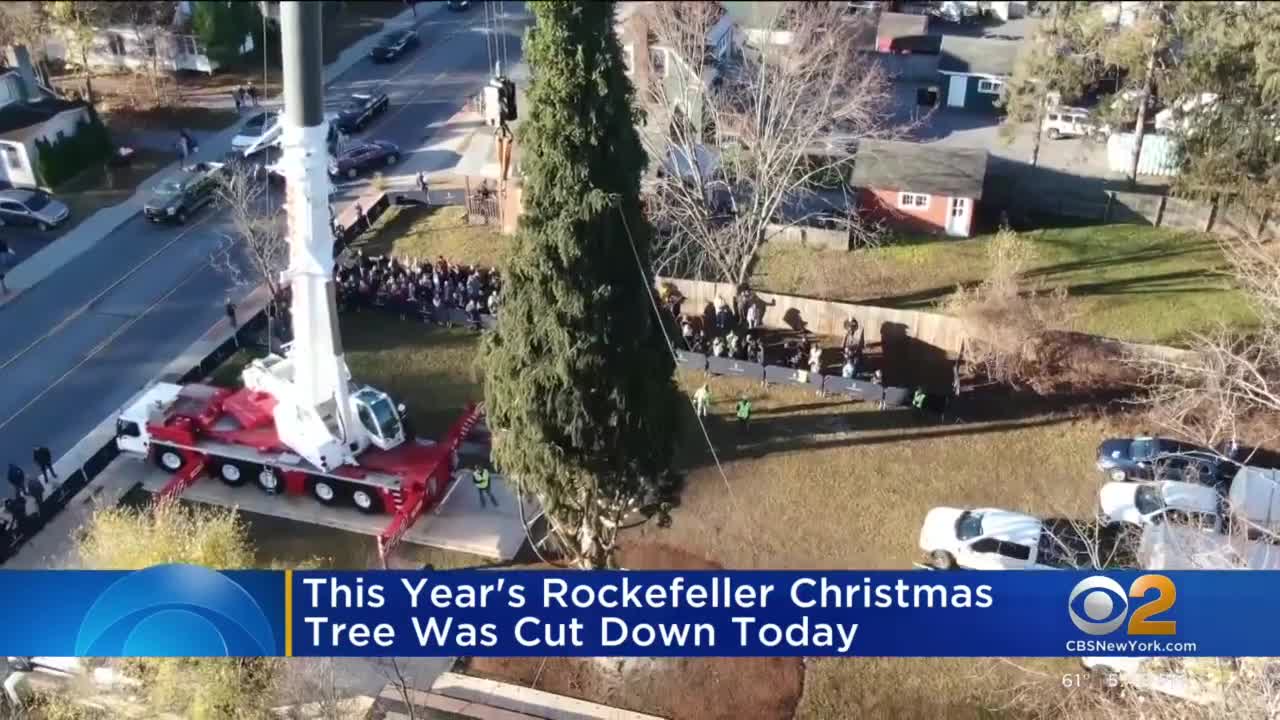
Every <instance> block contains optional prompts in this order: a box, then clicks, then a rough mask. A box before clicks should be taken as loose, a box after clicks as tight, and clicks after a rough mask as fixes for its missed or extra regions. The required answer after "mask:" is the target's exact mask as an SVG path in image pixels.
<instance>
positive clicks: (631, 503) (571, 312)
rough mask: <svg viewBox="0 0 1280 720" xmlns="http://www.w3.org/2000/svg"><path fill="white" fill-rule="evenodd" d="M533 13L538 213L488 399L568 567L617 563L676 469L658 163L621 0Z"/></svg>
mask: <svg viewBox="0 0 1280 720" xmlns="http://www.w3.org/2000/svg"><path fill="white" fill-rule="evenodd" d="M530 7H531V8H532V11H533V14H534V17H535V19H536V23H535V26H534V27H533V28H531V29H530V31H529V35H528V38H527V39H526V42H525V52H526V58H527V59H528V62H529V65H530V69H531V74H532V81H531V84H530V87H529V91H528V100H527V102H526V103H525V104H524V106H523V107H522V108H521V117H522V119H523V125H522V127H521V128H520V129H519V135H518V143H519V144H520V146H521V152H522V158H523V159H522V162H521V164H522V167H523V173H524V196H523V199H524V208H525V211H524V215H523V216H522V217H521V219H520V230H519V232H518V234H517V237H516V240H515V251H514V253H513V257H512V259H511V262H510V264H509V267H508V271H507V276H506V277H505V278H504V283H503V290H502V293H503V304H502V309H501V310H500V315H501V321H500V322H499V324H498V329H497V330H496V331H495V332H494V333H492V334H491V335H490V336H489V337H488V339H487V341H486V343H485V346H484V370H485V397H486V400H487V410H488V415H489V418H490V420H489V422H490V425H491V427H493V429H494V431H495V439H494V459H495V461H496V462H497V465H498V467H499V468H501V470H502V471H503V472H505V473H506V474H507V475H508V476H509V477H511V478H513V479H514V480H515V482H516V483H517V484H518V487H519V488H520V490H521V492H523V493H526V494H531V495H532V496H534V497H536V498H537V499H538V500H539V501H540V502H541V504H542V507H543V510H544V511H545V512H546V517H547V520H548V523H549V528H550V532H551V535H552V537H553V538H554V540H555V541H556V542H557V544H558V546H559V547H558V550H559V551H560V552H561V553H562V554H563V556H564V558H565V559H566V560H567V561H569V562H571V563H572V564H574V565H577V566H580V567H605V566H608V565H609V564H610V559H611V551H612V549H613V544H614V539H615V535H616V531H617V528H618V526H619V525H620V523H621V521H622V520H623V518H624V517H625V516H626V515H627V513H629V512H630V511H631V510H633V509H634V508H635V507H636V505H637V504H638V503H639V502H641V501H642V500H643V499H644V497H645V496H646V494H647V493H648V491H649V490H650V489H651V487H652V484H653V483H654V481H655V479H656V478H658V477H659V476H660V475H662V474H663V473H664V472H665V471H666V470H667V468H668V466H669V464H670V461H671V456H672V448H673V441H674V436H675V435H674V434H675V419H676V408H677V407H678V399H677V398H678V396H677V394H676V390H675V385H674V383H673V380H672V373H673V371H674V362H673V360H672V358H671V356H670V354H669V351H668V348H667V346H666V342H665V339H664V338H663V337H662V329H661V326H660V324H659V323H658V322H657V318H656V317H655V316H654V309H653V306H652V305H651V299H650V295H649V293H650V286H649V282H648V280H647V279H646V277H645V275H644V272H645V271H644V270H642V268H647V267H648V266H649V263H648V248H649V228H648V226H647V224H646V222H645V220H644V218H643V216H642V213H641V209H640V199H639V194H640V175H641V173H642V171H643V169H644V164H645V156H644V152H643V149H642V147H641V144H640V138H639V135H638V133H637V131H636V120H637V117H636V112H635V110H634V109H633V104H632V99H633V94H634V90H633V88H632V87H631V84H630V81H629V80H628V79H627V77H626V75H625V74H624V72H625V69H624V65H623V60H622V51H621V48H620V46H619V44H618V39H617V37H616V35H615V33H614V27H613V26H614V3H612V2H538V3H531V4H530ZM628 228H629V230H630V237H628V232H627V230H628ZM633 244H634V251H635V253H637V254H638V255H639V262H638V263H637V258H636V256H635V255H634V254H633Z"/></svg>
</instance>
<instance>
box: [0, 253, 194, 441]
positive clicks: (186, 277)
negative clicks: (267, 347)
mask: <svg viewBox="0 0 1280 720" xmlns="http://www.w3.org/2000/svg"><path fill="white" fill-rule="evenodd" d="M193 229H194V228H193ZM212 267H213V266H212V265H210V264H209V263H200V264H199V265H197V266H195V268H193V269H192V270H191V271H190V272H188V273H187V274H186V275H184V276H183V277H182V279H181V280H179V281H178V284H177V285H174V286H173V289H171V290H169V291H168V292H166V293H165V294H164V295H163V296H161V297H160V299H159V300H156V301H155V302H153V303H151V304H150V305H148V306H147V307H146V309H144V310H143V311H142V312H141V313H138V315H137V316H136V317H134V318H133V319H131V320H129V321H128V322H126V323H125V324H123V325H121V326H120V327H119V328H117V329H116V330H115V331H114V332H112V333H111V334H110V335H108V336H107V337H106V338H104V339H103V340H102V342H99V343H98V344H97V345H95V346H94V347H93V349H91V350H90V351H89V352H88V353H87V354H86V355H85V356H84V357H83V358H81V360H80V362H78V363H76V364H75V365H73V366H72V367H71V369H69V370H67V371H66V372H64V373H62V375H61V376H59V377H58V379H57V380H54V381H53V382H51V383H49V385H48V386H47V387H45V389H43V390H41V391H40V393H39V394H38V395H36V396H35V397H33V398H31V400H29V401H28V402H27V404H26V405H23V406H22V407H20V408H18V410H17V411H16V412H14V413H13V414H12V415H10V416H9V417H8V418H6V419H5V420H4V422H0V430H4V429H5V428H6V427H8V425H9V423H11V422H13V421H14V420H16V419H17V418H18V416H19V415H21V414H22V413H24V412H26V411H27V408H30V407H31V406H32V405H35V404H36V403H37V402H40V400H41V398H43V397H44V396H45V395H48V394H49V392H50V391H51V390H53V389H54V388H56V387H58V386H59V385H61V384H62V382H63V381H64V380H66V379H67V378H68V377H70V376H71V374H72V373H74V372H75V371H77V370H79V369H80V368H81V367H84V364H85V363H87V362H89V361H90V360H92V359H93V358H94V356H96V355H97V354H98V353H100V352H102V351H103V350H105V349H106V348H107V347H108V346H109V345H111V343H112V342H114V341H115V339H116V338H118V337H120V336H121V335H123V334H124V333H125V332H126V331H128V330H129V328H131V327H133V326H134V325H136V324H137V323H138V321H139V320H141V319H142V318H144V317H146V316H147V315H148V314H150V313H151V311H152V310H155V309H156V308H157V307H159V306H160V305H161V304H162V303H164V302H165V301H166V300H168V299H169V298H170V297H172V296H173V294H174V293H175V292H177V291H178V290H180V289H182V286H183V285H186V284H187V283H188V282H190V281H191V279H192V278H193V277H195V276H196V274H197V273H199V272H200V271H201V270H204V269H205V268H212Z"/></svg>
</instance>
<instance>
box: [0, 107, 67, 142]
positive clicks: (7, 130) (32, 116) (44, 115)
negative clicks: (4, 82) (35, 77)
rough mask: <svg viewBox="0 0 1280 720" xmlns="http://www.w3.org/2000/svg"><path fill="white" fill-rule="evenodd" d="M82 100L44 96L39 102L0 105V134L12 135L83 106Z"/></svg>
mask: <svg viewBox="0 0 1280 720" xmlns="http://www.w3.org/2000/svg"><path fill="white" fill-rule="evenodd" d="M85 106H86V104H85V103H84V102H76V101H71V100H63V99H61V98H46V99H44V100H41V101H40V102H35V103H25V102H11V103H9V104H8V105H5V106H4V107H0V135H12V134H15V133H18V131H20V130H25V129H27V128H31V127H35V126H37V125H39V124H41V123H43V122H45V121H46V120H48V119H50V118H52V117H53V116H55V115H57V114H59V113H62V112H66V111H67V110H73V109H75V108H79V107H85Z"/></svg>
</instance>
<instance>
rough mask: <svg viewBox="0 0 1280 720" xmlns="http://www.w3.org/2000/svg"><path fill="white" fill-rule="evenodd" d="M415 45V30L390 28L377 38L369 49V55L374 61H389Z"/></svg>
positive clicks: (416, 41) (416, 35)
mask: <svg viewBox="0 0 1280 720" xmlns="http://www.w3.org/2000/svg"><path fill="white" fill-rule="evenodd" d="M417 45H418V32H417V31H416V30H392V31H391V32H389V33H386V34H385V35H383V36H382V37H380V38H378V42H377V44H376V45H374V46H373V48H372V49H371V50H369V57H370V58H372V59H373V61H374V62H391V61H392V60H395V59H396V58H398V57H400V56H401V55H403V54H404V53H405V52H406V51H407V50H409V49H410V48H414V47H417Z"/></svg>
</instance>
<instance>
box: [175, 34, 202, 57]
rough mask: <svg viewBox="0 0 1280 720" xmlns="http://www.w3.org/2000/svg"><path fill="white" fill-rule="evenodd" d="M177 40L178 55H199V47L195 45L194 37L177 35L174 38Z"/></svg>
mask: <svg viewBox="0 0 1280 720" xmlns="http://www.w3.org/2000/svg"><path fill="white" fill-rule="evenodd" d="M175 40H176V41H177V47H178V54H179V55H199V54H200V53H199V49H198V48H197V47H196V39H195V38H194V37H193V36H191V35H179V36H178V37H177V38H175Z"/></svg>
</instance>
